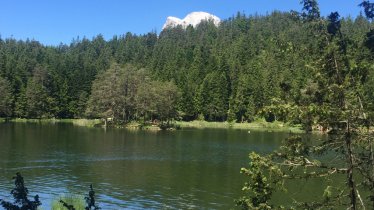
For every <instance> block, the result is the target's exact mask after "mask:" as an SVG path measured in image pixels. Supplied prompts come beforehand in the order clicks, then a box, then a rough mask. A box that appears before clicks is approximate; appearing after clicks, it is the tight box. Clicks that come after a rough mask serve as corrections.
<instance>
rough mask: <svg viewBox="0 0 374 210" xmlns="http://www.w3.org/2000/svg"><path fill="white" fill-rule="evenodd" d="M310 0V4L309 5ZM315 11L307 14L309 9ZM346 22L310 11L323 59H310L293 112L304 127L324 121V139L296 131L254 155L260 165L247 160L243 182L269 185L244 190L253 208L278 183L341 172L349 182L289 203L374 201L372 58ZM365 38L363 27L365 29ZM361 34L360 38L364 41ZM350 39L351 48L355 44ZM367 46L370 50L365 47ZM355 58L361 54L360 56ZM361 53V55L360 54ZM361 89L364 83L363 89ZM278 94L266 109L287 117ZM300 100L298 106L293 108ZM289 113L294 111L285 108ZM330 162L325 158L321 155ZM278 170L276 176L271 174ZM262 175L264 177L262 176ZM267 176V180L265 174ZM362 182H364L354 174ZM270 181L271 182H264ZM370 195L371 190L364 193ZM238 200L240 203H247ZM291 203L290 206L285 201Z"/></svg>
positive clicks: (314, 205) (358, 204) (353, 205)
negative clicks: (278, 144)
mask: <svg viewBox="0 0 374 210" xmlns="http://www.w3.org/2000/svg"><path fill="white" fill-rule="evenodd" d="M312 2H313V1H303V2H302V3H304V8H303V9H304V10H307V11H308V12H307V14H309V13H310V12H311V13H312V14H314V12H313V5H314V4H311V3H312ZM306 3H307V4H306ZM308 16H310V15H308ZM341 23H342V20H340V18H339V14H338V13H332V14H331V15H330V16H329V17H328V19H327V21H326V20H324V19H322V18H320V17H318V16H316V15H312V18H309V20H308V22H306V23H305V25H306V26H307V27H308V28H309V29H308V31H307V34H309V35H310V36H315V37H319V38H318V39H317V40H318V41H317V42H318V46H319V54H320V57H319V58H318V57H316V58H313V59H311V60H310V61H309V64H308V66H309V67H310V68H311V69H312V71H313V74H312V76H311V80H309V81H307V83H306V85H305V88H304V89H301V94H300V96H299V97H300V99H301V100H300V101H299V103H297V104H295V109H289V110H290V111H289V112H290V113H297V115H296V116H299V118H300V120H301V122H302V123H303V125H304V129H306V130H309V129H310V128H311V127H312V126H313V125H319V126H320V127H322V129H321V130H325V131H327V132H328V134H329V135H328V136H327V137H326V138H323V139H320V140H318V141H314V142H310V141H308V139H307V138H305V137H304V138H303V137H301V136H293V135H291V136H290V137H289V138H288V139H286V141H285V142H284V143H283V145H282V146H281V147H280V148H279V149H278V150H277V151H274V152H273V153H272V154H270V155H267V156H259V157H256V156H254V155H252V156H251V158H252V159H251V161H254V160H253V158H254V157H256V158H257V159H256V161H257V162H258V163H257V164H261V167H263V168H262V169H261V171H260V172H259V169H258V168H259V166H258V165H256V164H255V163H253V164H252V162H251V164H250V167H249V168H248V169H244V171H245V172H246V175H248V178H249V181H248V183H249V184H248V183H247V184H245V187H247V186H250V189H252V191H254V192H257V191H256V190H255V188H254V187H253V185H255V186H256V185H265V187H262V189H267V190H268V191H270V192H267V191H266V193H264V192H262V193H257V194H256V193H254V194H250V195H248V196H245V197H244V198H243V199H242V201H243V202H244V201H245V202H244V203H247V206H250V205H253V207H252V206H250V207H249V208H258V202H257V201H258V200H260V201H261V203H264V205H265V207H266V208H268V207H267V206H271V204H272V203H271V202H269V201H271V196H270V195H271V194H272V193H274V192H276V191H277V188H276V187H275V186H276V184H277V183H279V182H282V181H286V180H287V181H288V182H292V181H297V180H300V179H302V180H304V181H305V182H308V181H309V180H311V179H318V180H321V179H330V177H335V176H338V175H337V174H342V177H344V178H345V185H344V186H341V185H339V184H337V183H329V185H328V186H326V187H325V190H324V192H323V194H322V193H321V197H320V198H317V199H315V200H313V201H304V200H302V198H301V200H296V199H295V200H294V203H293V204H290V203H288V204H287V206H285V207H286V208H296V209H333V208H346V209H359V208H363V209H366V208H373V207H374V202H373V201H374V200H373V199H372V198H373V197H374V195H373V192H374V191H373V189H374V178H373V176H374V155H373V154H374V153H373V148H374V139H373V136H374V135H373V131H372V127H373V126H374V124H373V121H371V119H370V118H368V115H367V112H369V113H370V112H372V111H371V110H370V103H371V102H370V99H369V101H365V100H367V99H368V98H366V97H364V96H365V95H366V96H368V95H367V93H365V91H364V90H365V86H367V85H370V83H367V81H371V79H369V80H366V79H367V78H369V77H370V73H369V72H372V67H370V65H367V62H370V61H369V60H371V59H372V56H371V55H370V53H367V52H364V53H362V52H358V50H359V49H361V48H363V49H364V46H363V45H364V44H365V43H364V42H361V43H359V45H358V46H360V47H358V46H357V45H353V42H352V40H351V39H350V37H349V36H348V35H347V34H346V33H343V31H342V26H343V25H342V24H341ZM361 35H362V36H363V37H364V36H365V33H362V34H361ZM362 40H363V39H362ZM352 45H353V46H352ZM363 51H365V49H364V50H363ZM357 56H358V57H357ZM359 57H360V58H359ZM363 87H364V88H363ZM283 104H284V103H282V102H281V100H279V99H277V100H274V101H273V102H272V104H271V105H270V106H265V108H264V109H263V110H264V112H265V113H270V112H271V113H273V115H275V116H282V113H284V108H285V107H286V106H284V105H283ZM296 105H297V106H296ZM285 116H290V114H286V115H285ZM320 160H325V161H320ZM273 169H277V170H279V173H277V174H278V176H269V175H267V174H266V173H267V172H268V173H269V174H270V172H269V171H271V170H273ZM264 174H265V175H264ZM265 178H266V179H265ZM360 179H361V180H363V181H362V182H361V183H359V181H357V180H360ZM265 181H266V182H265ZM363 194H368V195H369V196H365V197H364V196H362V195H363ZM243 202H242V203H239V204H240V205H243ZM285 205H286V204H285Z"/></svg>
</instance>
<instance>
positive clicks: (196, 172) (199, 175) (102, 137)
mask: <svg viewBox="0 0 374 210" xmlns="http://www.w3.org/2000/svg"><path fill="white" fill-rule="evenodd" d="M288 135H289V134H288V133H284V132H283V133H282V132H259V131H257V132H256V131H251V132H250V133H248V131H247V130H221V129H186V130H178V131H160V132H149V131H129V130H125V129H107V130H104V129H101V128H85V127H76V126H73V125H70V124H37V123H35V124H33V123H25V124H24V123H5V124H0V172H1V173H0V198H5V199H6V200H8V201H12V198H11V195H10V194H9V193H10V191H11V189H12V188H13V187H14V182H13V181H12V179H11V177H12V176H14V175H15V173H16V172H21V174H22V175H23V176H24V179H25V183H26V186H27V187H28V188H29V191H30V193H29V195H30V197H31V196H33V195H35V194H39V196H40V199H41V201H42V203H43V205H42V208H43V209H50V207H51V203H52V200H53V199H54V198H57V197H58V196H59V195H63V194H78V195H86V194H87V193H88V190H89V188H88V186H89V185H90V184H93V186H94V189H95V191H96V195H97V199H96V201H97V202H98V203H99V205H100V207H101V208H102V209H144V208H152V209H162V208H163V209H230V208H234V207H235V203H234V199H237V198H239V197H240V196H241V195H242V192H241V188H242V186H243V183H244V181H245V177H244V175H241V174H240V173H239V172H240V168H241V167H243V166H247V165H248V154H249V153H250V152H251V151H257V152H262V153H264V152H270V151H272V150H273V149H275V148H277V147H278V146H279V145H280V143H281V141H282V140H283V139H284V138H286V137H287V136H288ZM298 187H300V186H298Z"/></svg>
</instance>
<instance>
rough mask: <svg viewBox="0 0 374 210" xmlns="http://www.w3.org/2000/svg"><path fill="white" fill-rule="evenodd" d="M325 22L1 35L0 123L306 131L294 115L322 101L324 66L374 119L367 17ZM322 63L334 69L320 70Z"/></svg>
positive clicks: (289, 15)
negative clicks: (217, 124) (52, 37)
mask: <svg viewBox="0 0 374 210" xmlns="http://www.w3.org/2000/svg"><path fill="white" fill-rule="evenodd" d="M314 12H315V14H314V15H318V16H319V15H320V14H319V11H314ZM332 14H333V13H332ZM330 16H331V15H330ZM330 16H329V17H319V22H318V24H316V23H315V22H313V21H310V20H311V19H312V18H313V17H312V16H311V15H310V14H309V13H306V12H295V11H290V12H279V11H274V12H272V13H270V14H267V15H247V14H243V13H237V14H236V15H233V16H232V17H231V18H228V19H226V20H223V21H222V22H221V24H220V25H219V26H218V27H216V26H215V25H214V24H213V23H212V22H211V21H204V22H202V23H200V24H199V25H198V26H196V27H192V26H189V27H187V28H182V27H173V28H167V29H164V30H163V31H161V32H160V33H157V32H154V31H153V32H149V33H147V34H142V35H137V34H133V33H131V32H127V33H126V34H124V35H119V36H114V37H113V38H111V39H110V40H105V39H104V38H103V36H102V35H97V36H96V37H93V38H92V39H88V38H86V37H83V38H79V37H78V38H75V39H73V40H72V42H71V43H70V44H63V43H61V44H60V45H58V46H46V45H43V44H41V43H40V42H38V41H36V40H16V39H14V38H0V93H1V97H0V117H5V118H35V119H41V118H59V119H61V118H113V119H114V120H117V121H120V122H129V121H132V120H141V119H144V120H148V119H158V120H169V119H179V120H185V121H190V120H195V119H204V120H206V121H229V122H251V121H253V120H255V119H256V118H258V117H263V118H265V119H267V120H268V121H273V120H279V121H284V122H290V123H295V124H304V125H305V126H310V125H311V124H312V123H313V122H312V121H311V120H309V121H305V120H303V119H305V117H302V116H301V115H302V114H303V113H305V112H304V111H303V109H304V108H305V107H306V105H308V106H309V105H310V104H314V105H316V106H319V105H321V104H322V103H323V100H324V98H325V97H326V92H324V90H323V89H324V88H325V84H326V82H327V81H328V80H329V79H330V77H332V72H330V74H329V73H328V74H323V75H322V74H319V73H318V72H319V70H320V69H321V68H330V70H331V71H335V70H336V69H342V71H349V72H352V74H355V75H357V78H358V81H356V82H357V86H355V88H356V89H357V91H359V93H360V96H361V100H362V106H363V107H365V109H366V110H367V112H368V117H370V118H373V111H374V91H373V89H374V64H373V62H372V61H373V52H374V35H373V34H374V33H373V28H374V27H373V26H374V25H373V22H372V19H370V17H367V16H365V14H361V15H359V16H357V17H354V18H352V17H339V14H337V13H336V14H335V16H334V17H332V16H331V17H330ZM334 18H335V19H334ZM332 23H338V25H339V27H338V28H334V27H336V26H334V25H333V24H332ZM341 43H344V44H343V45H344V49H342V48H340V45H341ZM342 51H344V53H343V54H344V56H341V55H342V53H341V52H342ZM329 59H330V60H331V59H332V60H335V61H336V62H335V64H336V65H335V64H334V65H332V66H328V65H330V64H332V63H333V62H329V63H328V64H326V62H325V61H326V60H329ZM316 77H318V79H317V80H316Z"/></svg>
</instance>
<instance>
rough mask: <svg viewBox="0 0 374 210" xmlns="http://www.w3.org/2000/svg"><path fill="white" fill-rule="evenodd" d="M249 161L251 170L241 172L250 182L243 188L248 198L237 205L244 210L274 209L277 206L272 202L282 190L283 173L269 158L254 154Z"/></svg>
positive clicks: (240, 200) (244, 198)
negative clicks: (273, 196) (272, 198)
mask: <svg viewBox="0 0 374 210" xmlns="http://www.w3.org/2000/svg"><path fill="white" fill-rule="evenodd" d="M249 159H250V163H249V168H248V169H246V168H242V169H241V171H240V172H241V173H242V174H244V175H246V176H247V177H248V182H246V183H245V184H244V187H243V188H242V191H244V192H245V193H246V196H244V197H242V198H241V199H239V200H237V201H236V204H237V205H238V206H241V208H242V209H257V210H265V209H274V208H275V206H273V205H272V204H271V203H270V200H271V196H272V194H273V192H274V191H275V190H276V189H280V188H282V181H281V179H280V178H279V177H282V171H281V170H280V169H279V167H278V166H277V165H276V164H274V163H272V161H271V159H270V158H269V157H262V156H260V155H259V154H256V153H254V152H252V153H251V154H250V155H249ZM277 208H280V207H277Z"/></svg>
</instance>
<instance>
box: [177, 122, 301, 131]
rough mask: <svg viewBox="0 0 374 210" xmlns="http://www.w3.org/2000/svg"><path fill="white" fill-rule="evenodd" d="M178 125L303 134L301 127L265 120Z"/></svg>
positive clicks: (182, 125) (179, 123)
mask: <svg viewBox="0 0 374 210" xmlns="http://www.w3.org/2000/svg"><path fill="white" fill-rule="evenodd" d="M175 124H176V125H178V126H180V127H181V128H182V129H183V128H196V129H205V128H217V129H236V130H249V131H250V130H256V131H289V132H292V133H303V132H304V131H303V130H302V129H301V126H291V125H289V124H287V123H283V122H279V121H275V122H266V121H265V120H257V121H254V122H251V123H247V122H246V123H230V122H208V121H200V120H194V121H189V122H187V121H176V122H175Z"/></svg>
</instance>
